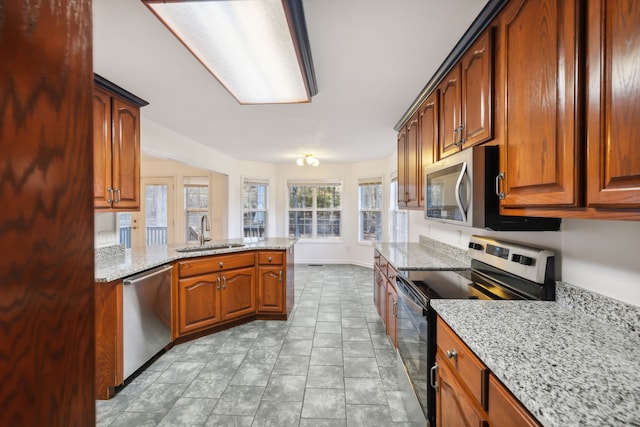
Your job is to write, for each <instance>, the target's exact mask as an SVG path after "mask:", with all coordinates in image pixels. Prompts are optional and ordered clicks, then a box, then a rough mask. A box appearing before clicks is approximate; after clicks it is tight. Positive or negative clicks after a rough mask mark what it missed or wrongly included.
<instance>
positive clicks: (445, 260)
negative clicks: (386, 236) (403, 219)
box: [373, 236, 471, 271]
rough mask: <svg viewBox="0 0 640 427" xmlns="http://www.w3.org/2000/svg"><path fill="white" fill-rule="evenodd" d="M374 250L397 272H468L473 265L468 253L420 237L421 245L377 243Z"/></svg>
mask: <svg viewBox="0 0 640 427" xmlns="http://www.w3.org/2000/svg"><path fill="white" fill-rule="evenodd" d="M373 246H374V248H375V249H377V250H378V251H379V252H380V254H381V255H382V256H383V257H384V258H385V259H386V260H387V261H389V262H390V263H391V264H392V265H393V266H394V267H395V268H396V270H401V271H410V270H434V271H437V270H455V271H462V270H467V269H468V268H469V265H470V263H471V260H470V258H469V257H468V255H467V252H466V251H465V250H463V249H459V248H456V247H453V246H450V245H447V244H445V243H442V242H438V241H436V240H433V239H429V238H426V237H424V236H420V243H406V242H404V243H386V242H380V243H375V244H374V245H373Z"/></svg>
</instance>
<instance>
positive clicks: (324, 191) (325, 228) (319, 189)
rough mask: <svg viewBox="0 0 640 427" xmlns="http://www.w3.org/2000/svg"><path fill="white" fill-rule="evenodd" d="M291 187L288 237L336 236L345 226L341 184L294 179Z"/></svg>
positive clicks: (314, 237)
mask: <svg viewBox="0 0 640 427" xmlns="http://www.w3.org/2000/svg"><path fill="white" fill-rule="evenodd" d="M288 187H289V191H288V194H289V237H291V238H305V239H337V238H340V232H341V228H342V222H341V217H342V184H339V183H336V182H327V181H324V182H322V183H292V182H290V183H289V184H288Z"/></svg>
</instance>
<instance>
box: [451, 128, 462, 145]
mask: <svg viewBox="0 0 640 427" xmlns="http://www.w3.org/2000/svg"><path fill="white" fill-rule="evenodd" d="M463 130H464V123H462V124H461V125H460V126H458V127H457V128H455V129H454V132H455V133H456V134H457V135H458V137H457V140H456V142H454V143H453V145H455V146H456V147H462V145H463V144H464V138H463V137H462V131H463Z"/></svg>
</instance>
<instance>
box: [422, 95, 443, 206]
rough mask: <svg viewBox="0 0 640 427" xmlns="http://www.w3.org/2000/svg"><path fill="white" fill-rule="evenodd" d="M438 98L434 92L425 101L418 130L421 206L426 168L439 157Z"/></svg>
mask: <svg viewBox="0 0 640 427" xmlns="http://www.w3.org/2000/svg"><path fill="white" fill-rule="evenodd" d="M438 96H439V92H438V91H437V90H434V91H433V92H432V93H431V95H429V97H428V98H427V99H426V100H425V101H424V103H423V104H422V106H421V107H420V110H419V116H418V117H419V122H418V128H419V129H420V138H419V140H420V159H421V164H420V170H418V176H419V180H418V183H419V187H418V192H419V194H418V196H419V199H418V200H419V203H418V204H419V206H424V205H425V200H424V198H425V191H424V172H423V171H424V169H423V168H424V167H425V166H428V165H430V164H432V163H433V162H435V161H436V160H437V157H438Z"/></svg>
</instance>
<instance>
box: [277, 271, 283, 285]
mask: <svg viewBox="0 0 640 427" xmlns="http://www.w3.org/2000/svg"><path fill="white" fill-rule="evenodd" d="M278 280H279V281H280V283H282V270H280V273H279V274H278Z"/></svg>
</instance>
